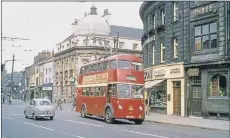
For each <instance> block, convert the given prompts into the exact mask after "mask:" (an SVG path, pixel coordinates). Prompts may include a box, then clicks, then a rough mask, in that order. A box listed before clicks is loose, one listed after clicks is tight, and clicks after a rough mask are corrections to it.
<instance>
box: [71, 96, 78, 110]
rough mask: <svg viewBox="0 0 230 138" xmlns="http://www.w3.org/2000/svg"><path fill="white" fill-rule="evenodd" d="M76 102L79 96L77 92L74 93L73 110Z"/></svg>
mask: <svg viewBox="0 0 230 138" xmlns="http://www.w3.org/2000/svg"><path fill="white" fill-rule="evenodd" d="M76 102H77V96H76V94H73V108H72V109H71V110H73V109H74V107H76Z"/></svg>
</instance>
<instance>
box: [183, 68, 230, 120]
mask: <svg viewBox="0 0 230 138" xmlns="http://www.w3.org/2000/svg"><path fill="white" fill-rule="evenodd" d="M186 75H187V77H186V78H187V82H186V83H187V85H186V86H187V88H186V89H187V90H188V94H187V97H188V98H187V103H188V107H187V116H196V117H205V118H214V119H228V118H229V116H230V115H229V107H230V106H229V96H228V95H229V94H230V68H229V64H228V65H227V64H223V65H219V66H217V65H216V66H215V65H212V66H210V65H202V66H201V65H200V66H196V67H189V68H186Z"/></svg>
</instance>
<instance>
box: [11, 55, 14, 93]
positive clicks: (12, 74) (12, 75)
mask: <svg viewBox="0 0 230 138" xmlns="http://www.w3.org/2000/svg"><path fill="white" fill-rule="evenodd" d="M13 77H14V54H13V61H12V73H11V92H10V95H11V94H12V93H13Z"/></svg>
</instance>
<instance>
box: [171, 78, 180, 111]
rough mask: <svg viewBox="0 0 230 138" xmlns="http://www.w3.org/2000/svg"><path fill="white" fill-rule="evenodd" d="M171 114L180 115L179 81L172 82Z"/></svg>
mask: <svg viewBox="0 0 230 138" xmlns="http://www.w3.org/2000/svg"><path fill="white" fill-rule="evenodd" d="M173 114H174V115H181V82H180V81H174V82H173Z"/></svg>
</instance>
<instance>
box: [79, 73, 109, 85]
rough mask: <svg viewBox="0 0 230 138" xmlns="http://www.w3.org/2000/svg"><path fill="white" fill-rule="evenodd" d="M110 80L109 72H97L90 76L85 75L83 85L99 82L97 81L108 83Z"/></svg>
mask: <svg viewBox="0 0 230 138" xmlns="http://www.w3.org/2000/svg"><path fill="white" fill-rule="evenodd" d="M106 82H108V73H102V74H95V75H90V76H84V77H83V83H82V84H83V85H87V84H97V83H106Z"/></svg>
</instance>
